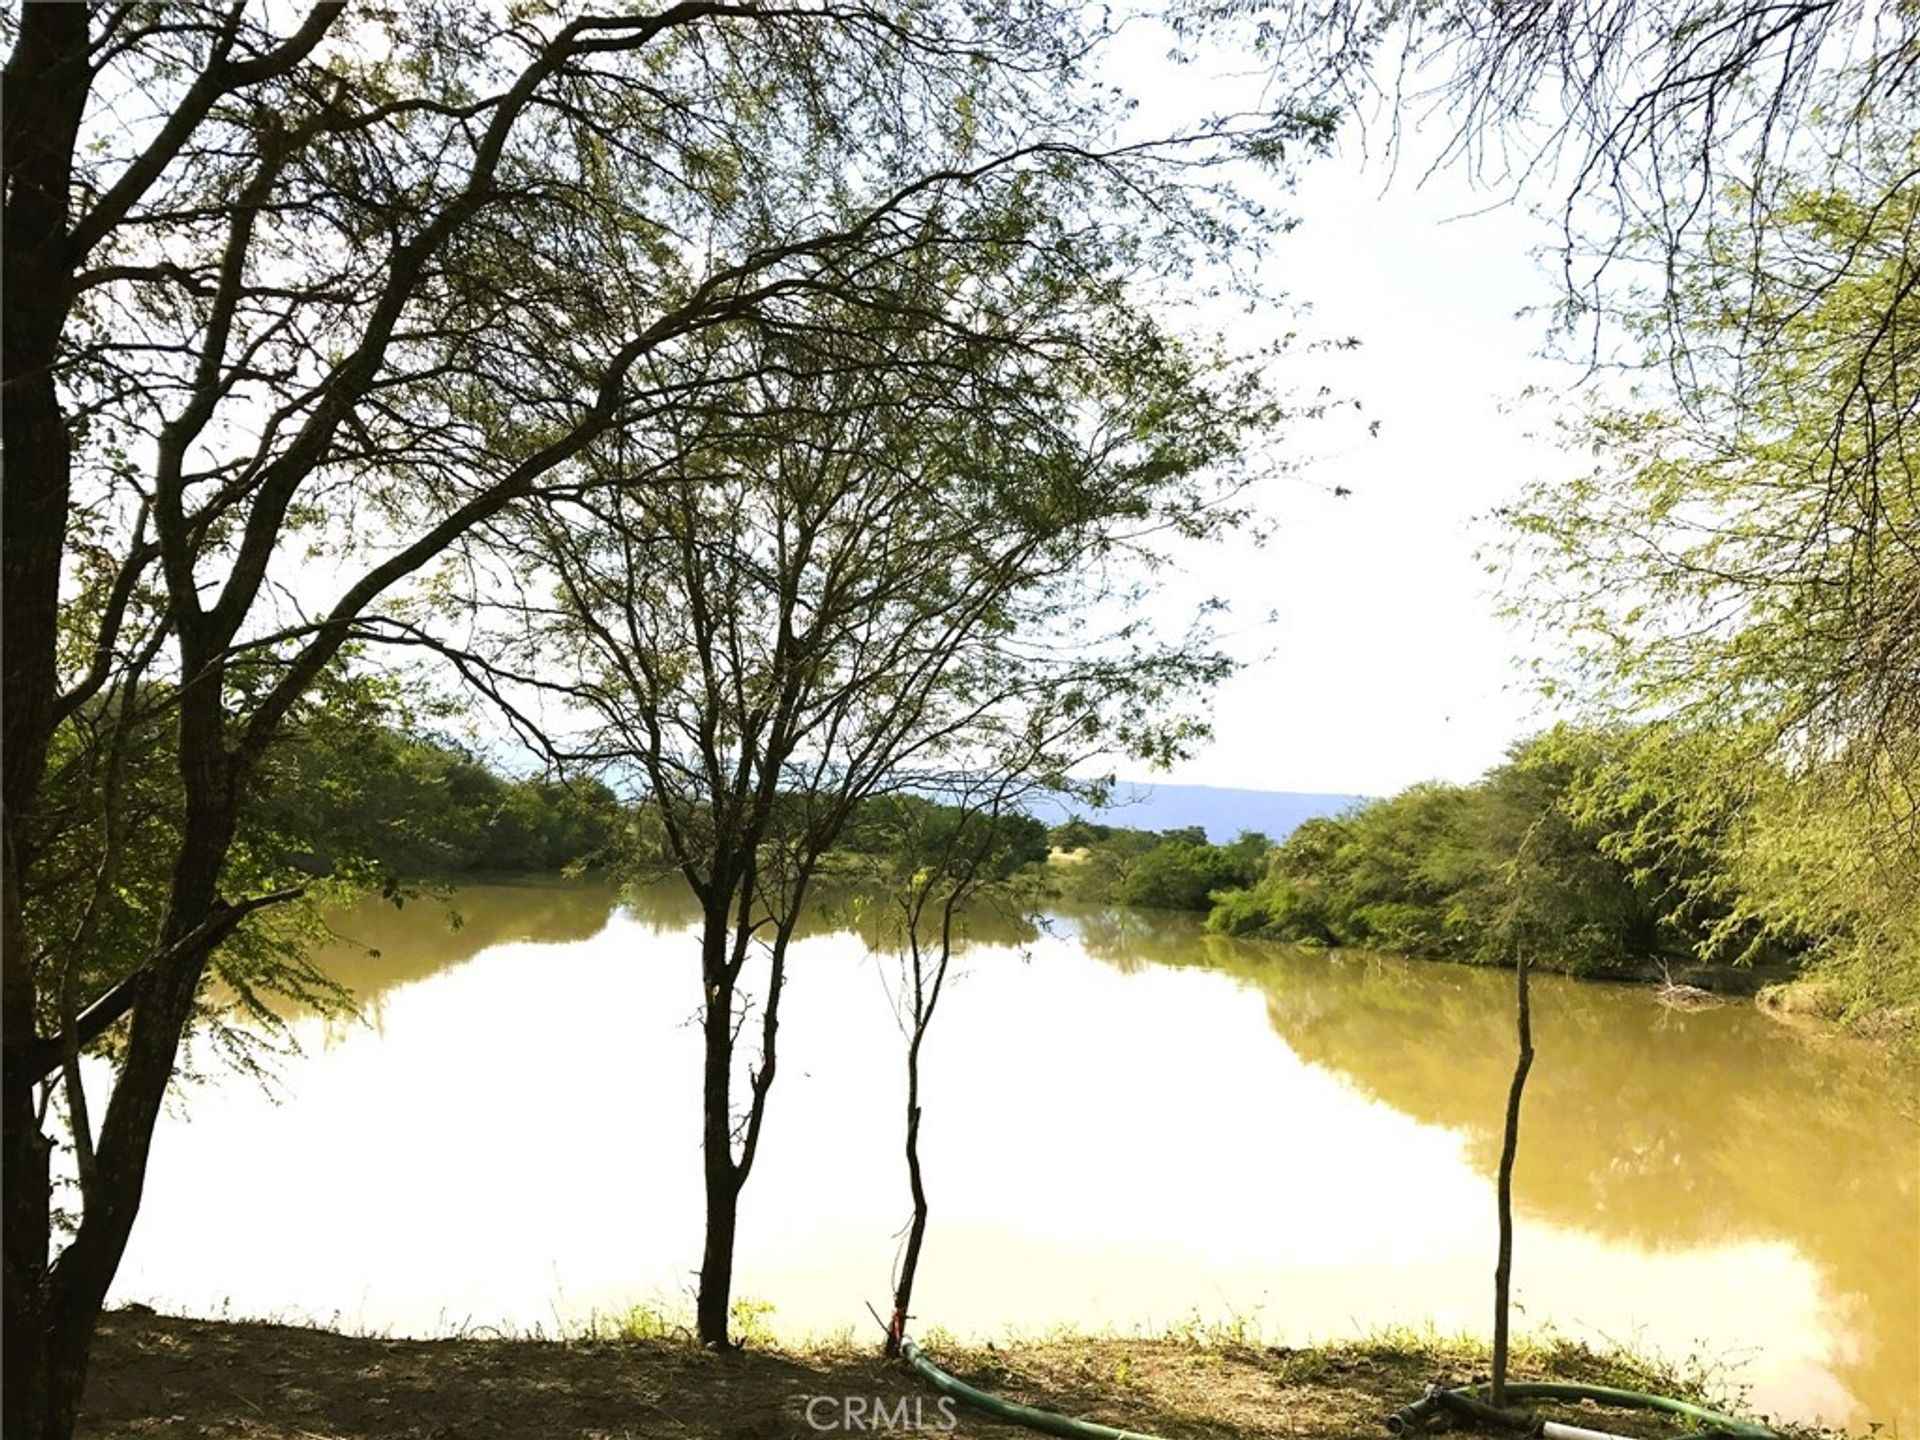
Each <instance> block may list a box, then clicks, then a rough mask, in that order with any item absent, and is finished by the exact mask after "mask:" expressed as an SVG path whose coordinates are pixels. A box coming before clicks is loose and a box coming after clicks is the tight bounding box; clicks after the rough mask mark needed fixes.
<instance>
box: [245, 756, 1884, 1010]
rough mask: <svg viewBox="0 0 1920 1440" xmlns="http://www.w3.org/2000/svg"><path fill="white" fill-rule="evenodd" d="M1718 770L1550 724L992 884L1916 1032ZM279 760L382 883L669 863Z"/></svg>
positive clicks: (480, 776) (1767, 820)
mask: <svg viewBox="0 0 1920 1440" xmlns="http://www.w3.org/2000/svg"><path fill="white" fill-rule="evenodd" d="M1711 756H1712V747H1711V746H1710V745H1708V744H1707V743H1706V742H1705V741H1703V740H1701V739H1700V738H1698V737H1685V736H1681V735H1677V734H1675V733H1673V732H1671V731H1665V730H1661V729H1658V728H1654V727H1638V728H1615V729H1597V728H1593V729H1578V728H1573V727H1568V726H1560V727H1556V728H1555V729H1553V730H1550V731H1548V732H1545V733H1543V734H1541V735H1539V736H1536V737H1534V738H1533V739H1530V740H1527V741H1524V742H1522V743H1520V744H1517V745H1516V746H1515V747H1514V748H1513V751H1512V753H1511V754H1510V756H1509V758H1508V759H1507V761H1506V762H1505V763H1503V764H1501V765H1499V766H1497V767H1495V768H1494V769H1493V770H1491V771H1489V772H1488V774H1487V775H1486V776H1484V777H1483V778H1482V779H1481V780H1479V781H1477V782H1475V783H1473V784H1469V785H1450V784H1440V783H1431V784H1423V785H1416V786H1413V787H1411V788H1409V789H1407V790H1405V791H1402V792H1401V793H1400V794H1398V795H1394V796H1391V797H1389V798H1386V799H1381V800H1376V801H1371V802H1368V803H1366V804H1363V805H1360V806H1356V807H1354V808H1353V809H1351V810H1349V811H1347V812H1345V813H1343V814H1340V815H1336V816H1327V817H1322V818H1316V819H1312V820H1308V821H1307V822H1305V823H1304V824H1302V825H1301V826H1299V827H1298V828H1297V829H1295V830H1294V831H1293V832H1292V833H1291V834H1289V835H1287V836H1285V837H1284V838H1281V839H1279V840H1277V841H1276V840H1273V839H1270V838H1269V837H1268V836H1266V835H1264V834H1258V833H1253V832H1248V833H1244V834H1242V835H1240V836H1239V837H1237V838H1236V839H1234V840H1233V841H1231V842H1229V843H1225V844H1214V843H1210V842H1209V840H1208V837H1207V834H1206V832H1205V831H1204V830H1202V829H1201V828H1200V827H1198V826H1191V827H1185V828H1179V829H1173V830H1167V831H1158V832H1156V831H1150V830H1139V829H1132V828H1128V827H1125V826H1119V825H1112V824H1105V823H1101V822H1099V821H1097V820H1093V819H1088V818H1073V819H1069V820H1067V821H1065V822H1062V823H1060V824H1056V825H1054V826H1052V827H1050V828H1049V827H1048V826H1046V825H1044V824H1043V823H1042V822H1041V821H1039V820H1036V819H1033V818H1031V817H1029V816H1026V815H1017V814H1016V815H1010V816H1007V817H1004V818H1003V820H1002V822H1001V826H1002V833H1001V839H1000V841H999V843H998V848H997V850H996V855H995V860H994V865H993V875H992V877H991V878H992V880H993V882H994V884H995V885H996V886H997V887H999V888H1001V889H1004V890H1010V891H1011V892H1012V893H1013V895H1014V896H1015V897H1016V899H1017V900H1019V901H1021V902H1022V903H1028V904H1035V903H1039V902H1041V901H1043V900H1045V899H1048V898H1064V899H1070V900H1077V901H1083V902H1091V903H1101V904H1121V905H1127V906H1131V907H1136V908H1142V909H1154V910H1175V911H1188V912H1192V913H1195V914H1200V915H1204V916H1205V917H1206V923H1207V926H1208V928H1210V929H1212V930H1215V931H1217V932H1220V933H1223V934H1229V935H1236V936H1242V937H1247V938H1256V939H1271V940H1279V941H1285V942H1289V943H1293V944H1303V945H1309V946H1313V945H1324V946H1329V947H1352V948H1357V949H1367V950H1375V951H1380V952H1383V953H1387V954H1396V955H1407V956H1413V957H1419V958H1429V959H1442V960H1451V961H1458V962H1463V963H1468V964H1494V965H1511V964H1512V963H1513V962H1514V959H1515V957H1516V955H1517V954H1518V953H1519V951H1520V950H1521V949H1522V948H1523V947H1525V948H1526V949H1527V950H1528V951H1529V953H1530V954H1531V955H1532V957H1533V960H1534V962H1535V963H1536V964H1537V965H1539V966H1540V967H1541V968H1543V969H1548V970H1555V971H1559V972H1562V973H1565V974H1570V975H1575V976H1581V977H1589V978H1604V979H1636V980H1648V979H1662V978H1665V979H1684V980H1686V981H1688V982H1689V983H1695V984H1701V985H1704V986H1705V987H1706V988H1708V989H1716V990H1732V991H1738V992H1742V993H1752V992H1754V991H1756V990H1757V991H1759V992H1760V993H1761V997H1762V1001H1763V1003H1765V1004H1768V1005H1769V1006H1770V1007H1771V1008H1774V1009H1776V1010H1779V1011H1782V1012H1784V1013H1793V1014H1802V1015H1815V1016H1818V1017H1820V1018H1822V1019H1827V1020H1839V1021H1844V1022H1848V1023H1851V1024H1852V1025H1854V1026H1855V1028H1860V1029H1863V1030H1866V1031H1869V1032H1876V1033H1881V1034H1887V1035H1896V1036H1897V1035H1900V1034H1904V1033H1907V1032H1908V1031H1909V1030H1910V1029H1911V1017H1912V1015H1913V1014H1914V1006H1915V1003H1916V1000H1917V999H1920V995H1917V994H1916V991H1917V990H1920V966H1916V965H1915V964H1913V958H1914V957H1911V956H1906V955H1903V953H1902V952H1901V951H1900V949H1899V948H1898V946H1897V945H1892V946H1889V945H1888V943H1887V941H1886V938H1885V937H1886V936H1887V935H1888V934H1889V933H1891V932H1893V931H1895V930H1897V928H1898V926H1899V924H1900V923H1901V917H1900V915H1899V914H1897V913H1895V907H1894V906H1893V905H1892V904H1890V903H1889V897H1888V896H1887V894H1886V893H1885V892H1880V891H1875V890H1873V889H1872V888H1871V886H1870V885H1869V884H1867V883H1866V881H1865V880H1864V879H1863V880H1862V881H1861V882H1860V883H1858V884H1856V885H1855V886H1854V887H1853V889H1852V890H1851V891H1850V892H1848V893H1846V894H1842V895H1840V896H1836V895H1835V894H1834V893H1833V890H1832V888H1831V886H1830V885H1829V884H1828V883H1827V881H1828V878H1829V876H1828V874H1827V872H1825V871H1817V870H1813V869H1810V868H1808V867H1805V866H1796V865H1791V864H1784V863H1781V860H1780V852H1781V850H1782V848H1783V847H1786V846H1789V845H1793V846H1797V847H1800V848H1802V849H1804V848H1807V847H1808V846H1810V845H1811V844H1812V843H1813V841H1812V839H1810V838H1809V836H1808V835H1807V834H1806V833H1804V827H1805V826H1807V825H1808V824H1809V823H1811V822H1810V818H1809V815H1808V809H1807V806H1806V805H1805V803H1804V797H1802V796H1799V795H1797V794H1796V792H1795V788H1794V786H1793V785H1792V784H1791V782H1790V780H1789V778H1788V777H1787V776H1786V775H1785V774H1784V773H1781V772H1775V773H1774V774H1773V775H1772V776H1771V777H1769V779H1768V783H1763V784H1758V785H1749V786H1747V787H1744V788H1742V789H1735V788H1733V787H1730V786H1727V785H1726V784H1725V783H1724V776H1723V775H1722V774H1720V772H1718V771H1717V770H1716V769H1715V768H1714V766H1713V765H1712V764H1711V763H1710V762H1711ZM283 763H284V764H285V765H286V767H287V771H288V774H289V776H290V777H291V779H292V780H293V781H295V782H296V783H289V784H287V785H284V786H281V787H277V788H276V791H275V792H274V793H276V794H278V795H280V796H281V797H283V798H282V799H281V800H280V802H279V804H280V810H279V813H278V815H277V817H276V824H277V826H278V827H279V828H280V829H281V830H282V831H283V832H284V833H286V834H287V835H288V836H289V837H294V838H290V841H289V843H290V844H291V845H292V846H293V848H294V849H296V850H297V851H299V852H300V853H303V854H306V855H309V856H311V857H312V860H313V863H315V865H316V866H317V867H319V868H323V869H324V868H328V867H331V868H334V869H341V868H344V869H346V870H348V871H349V872H350V873H354V874H358V875H360V876H362V877H363V879H366V880H376V879H377V883H379V884H380V885H382V886H385V887H387V888H389V889H391V890H397V889H399V888H401V887H403V886H405V885H408V884H412V883H417V882H424V881H433V880H441V881H457V880H461V879H477V878H484V877H486V876H489V875H505V874H525V873H568V872H576V871H581V870H588V869H609V870H612V871H613V872H615V873H660V872H662V871H663V870H666V869H670V868H671V867H670V862H669V861H668V860H667V858H666V857H665V856H664V855H663V854H662V853H661V850H660V846H659V844H658V835H657V832H658V829H659V820H658V817H657V816H656V815H654V814H652V813H651V812H650V810H649V809H648V808H647V807H645V806H644V805H643V806H640V807H638V808H635V807H631V806H623V805H622V804H621V803H620V802H619V800H618V799H617V798H616V796H615V794H614V792H613V791H612V790H611V789H609V788H608V787H607V786H606V785H604V784H602V783H600V782H598V781H595V780H592V779H580V780H573V781H569V782H566V783H562V782H559V781H555V780H551V779H546V778H542V777H538V776H532V777H524V776H523V777H512V776H507V775H503V774H501V773H500V772H499V771H498V770H497V769H495V768H493V767H490V766H489V765H488V764H487V763H486V761H485V760H484V758H482V757H480V756H477V755H475V754H474V753H472V752H470V751H467V750H465V749H463V748H462V747H460V746H459V745H457V744H456V743H454V742H452V741H449V740H444V739H433V738H428V737H426V736H424V735H421V734H417V733H411V732H406V731H401V730H398V729H394V728H391V727H388V726H385V725H381V724H378V723H373V722H371V721H367V722H363V723H359V724H355V725H351V726H346V725H343V723H342V722H341V721H339V720H338V719H337V718H335V719H333V720H331V721H330V722H329V725H328V726H327V727H326V728H316V729H314V730H312V731H308V732H296V735H295V737H294V739H293V741H292V742H291V743H290V744H289V745H288V746H287V748H286V751H285V759H284V762H283ZM903 809H915V810H922V811H926V812H929V813H933V812H938V811H941V810H942V807H941V806H940V805H939V804H938V803H937V802H935V801H932V800H927V799H922V798H916V797H911V796H892V797H880V798H876V799H874V800H872V801H869V802H866V803H864V804H863V805H861V806H859V807H857V808H856V810H855V812H854V814H853V817H852V819H851V820H850V822H849V824H848V826H847V829H846V832H845V834H844V835H843V837H842V840H841V842H840V844H839V846H838V847H837V848H836V849H835V851H834V852H833V853H832V854H831V855H830V856H829V857H828V858H827V868H828V871H829V872H830V873H832V874H833V875H835V876H837V877H839V878H841V879H843V880H849V881H853V882H856V883H857V882H859V881H861V880H863V879H868V878H872V877H873V876H875V875H877V874H879V873H880V871H881V870H882V869H884V867H886V866H887V865H889V864H897V863H898V862H899V861H900V860H901V858H902V857H901V856H900V855H899V854H897V853H895V852H896V851H897V850H898V848H899V836H900V835H901V833H903V832H902V829H901V826H900V824H899V820H900V814H901V812H902V811H903ZM1824 818H1825V820H1826V822H1827V824H1828V829H1827V830H1826V831H1825V832H1824V834H1823V836H1822V837H1821V843H1822V844H1824V845H1826V846H1828V847H1830V848H1831V849H1832V850H1833V851H1834V852H1836V853H1837V854H1839V855H1841V856H1845V857H1850V859H1849V863H1850V865H1851V866H1852V867H1853V868H1854V869H1855V870H1856V871H1857V872H1858V873H1859V875H1861V876H1863V877H1871V876H1872V875H1873V874H1874V873H1875V863H1876V862H1875V860H1874V857H1873V855H1872V853H1871V851H1870V849H1869V847H1868V846H1867V845H1866V844H1865V843H1864V837H1862V836H1860V835H1859V834H1858V833H1857V830H1852V829H1849V828H1848V825H1847V819H1848V817H1846V816H1845V815H1842V814H1828V815H1826V816H1825V817H1824ZM1849 847H1851V848H1849ZM1050 858H1052V859H1055V860H1057V861H1058V862H1059V863H1052V864H1049V863H1048V862H1049V859H1050ZM1835 863H1838V862H1835Z"/></svg>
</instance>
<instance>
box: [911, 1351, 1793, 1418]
mask: <svg viewBox="0 0 1920 1440" xmlns="http://www.w3.org/2000/svg"><path fill="white" fill-rule="evenodd" d="M900 1354H901V1356H902V1357H903V1358H904V1359H905V1360H906V1362H907V1364H909V1365H911V1366H912V1367H913V1369H914V1370H915V1371H916V1372H918V1374H919V1375H920V1376H921V1377H922V1378H923V1379H925V1380H926V1381H927V1383H928V1384H930V1385H932V1386H933V1388H934V1389H936V1390H938V1391H940V1393H941V1394H943V1395H951V1396H952V1397H953V1398H954V1399H956V1400H959V1401H961V1402H963V1403H965V1404H968V1405H971V1406H973V1407H974V1408H975V1409H976V1410H983V1411H985V1412H986V1413H987V1414H989V1415H997V1416H999V1417H1000V1418H1001V1419H1002V1420H1011V1421H1013V1422H1014V1423H1015V1424H1016V1425H1025V1426H1026V1427H1027V1428H1028V1429H1030V1430H1039V1431H1041V1432H1043V1433H1045V1434H1048V1435H1060V1436H1063V1437H1065V1440H1155V1437H1154V1436H1152V1435H1148V1434H1146V1433H1145V1432H1143V1431H1139V1430H1118V1429H1115V1428H1114V1427H1113V1426H1111V1425H1101V1424H1098V1423H1096V1422H1095V1421H1092V1420H1076V1419H1074V1418H1073V1417H1072V1416H1070V1415H1061V1414H1058V1413H1056V1412H1054V1411H1052V1410H1041V1409H1038V1408H1036V1407H1035V1406H1032V1405H1022V1404H1021V1403H1020V1402H1019V1401H1017V1400H1003V1399H1001V1398H1000V1397H999V1396H998V1395H995V1394H992V1393H991V1392H989V1391H986V1390H980V1389H976V1388H975V1387H974V1386H972V1385H969V1384H967V1383H966V1382H965V1381H964V1380H956V1379H955V1378H954V1377H953V1376H951V1375H949V1374H948V1373H947V1372H946V1371H944V1370H942V1369H941V1368H940V1367H939V1366H938V1365H936V1364H934V1363H933V1362H932V1361H931V1360H929V1359H928V1358H927V1357H926V1355H925V1353H923V1352H922V1351H921V1349H920V1347H919V1346H918V1345H916V1344H914V1343H913V1341H912V1340H910V1339H902V1340H901V1342H900ZM1487 1388H1488V1387H1486V1386H1482V1385H1461V1386H1458V1387H1456V1388H1454V1389H1451V1390H1448V1389H1443V1388H1442V1387H1440V1386H1438V1385H1434V1386H1430V1387H1428V1390H1427V1393H1426V1394H1425V1395H1423V1396H1421V1397H1420V1398H1419V1399H1418V1400H1415V1401H1414V1402H1413V1403H1412V1404H1410V1405H1403V1406H1402V1407H1401V1408H1400V1409H1398V1410H1396V1411H1394V1413H1393V1414H1391V1415H1389V1416H1388V1417H1387V1433H1388V1434H1390V1435H1408V1434H1413V1433H1417V1432H1418V1431H1419V1429H1420V1428H1421V1426H1422V1425H1423V1423H1424V1422H1425V1421H1426V1420H1427V1419H1428V1418H1429V1417H1430V1416H1432V1415H1435V1414H1437V1413H1440V1412H1443V1411H1444V1412H1447V1413H1449V1414H1452V1415H1455V1416H1458V1417H1460V1418H1462V1419H1470V1420H1475V1421H1478V1422H1481V1423H1484V1424H1492V1425H1495V1426H1498V1427H1503V1428H1507V1429H1515V1430H1521V1431H1526V1432H1529V1433H1534V1434H1539V1435H1542V1436H1544V1437H1546V1440H1619V1437H1613V1436H1609V1435H1608V1433H1607V1432H1605V1431H1598V1430H1587V1429H1583V1428H1581V1427H1579V1426H1575V1425H1562V1424H1560V1423H1559V1422H1557V1421H1551V1420H1549V1421H1544V1422H1543V1421H1537V1420H1535V1419H1533V1418H1532V1417H1531V1416H1526V1415H1519V1414H1516V1413H1514V1412H1512V1411H1507V1410H1496V1409H1494V1408H1493V1407H1492V1406H1491V1405H1488V1404H1487V1403H1485V1401H1484V1400H1482V1399H1481V1395H1482V1393H1483V1392H1484V1391H1485V1390H1486V1389H1487ZM1507 1394H1508V1395H1509V1396H1510V1397H1512V1398H1513V1399H1515V1400H1593V1401H1596V1402H1598V1403H1600V1404H1603V1405H1620V1406H1625V1407H1627V1408H1630V1409H1636V1410H1660V1411H1664V1412H1665V1413H1667V1414H1669V1415H1680V1416H1684V1417H1685V1418H1687V1419H1689V1420H1697V1421H1699V1422H1700V1423H1701V1424H1703V1425H1706V1426H1708V1427H1709V1429H1708V1430H1707V1432H1706V1433H1704V1434H1696V1435H1693V1436H1689V1437H1688V1440H1779V1436H1777V1435H1775V1434H1774V1432H1773V1431H1771V1430H1769V1429H1767V1427H1766V1426H1764V1425H1757V1424H1755V1423H1753V1422H1752V1421H1750V1420H1737V1419H1735V1418H1734V1417H1733V1416H1731V1415H1722V1414H1721V1413H1720V1412H1719V1411H1717V1410H1709V1409H1707V1408H1705V1407H1704V1406H1701V1405H1694V1404H1690V1403H1689V1402H1687V1401H1685V1400H1676V1399H1674V1398H1672V1397H1671V1396H1668V1395H1647V1394H1643V1393H1641V1392H1640V1391H1638V1390H1619V1389H1616V1388H1614V1387H1613V1386H1610V1385H1573V1384H1561V1383H1555V1382H1551V1381H1531V1380H1527V1381H1515V1382H1513V1383H1511V1384H1509V1385H1508V1386H1507Z"/></svg>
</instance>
